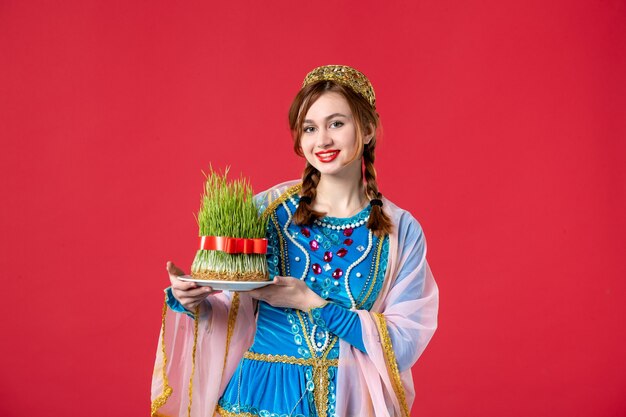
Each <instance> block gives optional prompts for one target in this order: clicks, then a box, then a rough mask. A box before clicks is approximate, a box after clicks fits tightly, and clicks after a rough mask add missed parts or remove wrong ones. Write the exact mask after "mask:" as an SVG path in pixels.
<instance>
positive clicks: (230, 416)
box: [215, 405, 258, 417]
mask: <svg viewBox="0 0 626 417" xmlns="http://www.w3.org/2000/svg"><path fill="white" fill-rule="evenodd" d="M215 412H216V413H220V416H221V417H258V416H257V415H256V414H250V413H236V414H235V413H232V412H230V411H228V410H224V409H223V408H222V407H220V406H219V405H218V406H217V407H216V409H215Z"/></svg>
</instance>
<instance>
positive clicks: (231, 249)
mask: <svg viewBox="0 0 626 417" xmlns="http://www.w3.org/2000/svg"><path fill="white" fill-rule="evenodd" d="M200 249H204V250H220V251H222V252H226V253H230V254H235V253H245V254H253V253H258V254H265V253H267V239H264V238H257V239H248V238H242V237H225V236H200Z"/></svg>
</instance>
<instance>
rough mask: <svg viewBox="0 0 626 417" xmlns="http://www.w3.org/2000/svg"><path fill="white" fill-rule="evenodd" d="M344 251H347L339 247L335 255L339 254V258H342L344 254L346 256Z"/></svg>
mask: <svg viewBox="0 0 626 417" xmlns="http://www.w3.org/2000/svg"><path fill="white" fill-rule="evenodd" d="M346 253H348V249H346V248H341V249H339V250H338V251H337V256H339V257H340V258H343V257H344V256H346Z"/></svg>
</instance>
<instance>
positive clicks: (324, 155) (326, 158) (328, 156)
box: [315, 150, 340, 162]
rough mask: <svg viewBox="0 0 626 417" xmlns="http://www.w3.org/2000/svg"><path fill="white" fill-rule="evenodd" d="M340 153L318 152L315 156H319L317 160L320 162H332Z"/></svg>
mask: <svg viewBox="0 0 626 417" xmlns="http://www.w3.org/2000/svg"><path fill="white" fill-rule="evenodd" d="M339 152H340V151H335V150H333V151H324V152H318V153H316V154H315V156H317V159H319V161H320V162H330V161H332V160H333V159H335V158H336V157H337V155H339Z"/></svg>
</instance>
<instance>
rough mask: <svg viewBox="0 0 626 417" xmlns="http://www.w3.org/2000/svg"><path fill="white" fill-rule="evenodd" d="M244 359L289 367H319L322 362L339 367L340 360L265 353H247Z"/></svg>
mask: <svg viewBox="0 0 626 417" xmlns="http://www.w3.org/2000/svg"><path fill="white" fill-rule="evenodd" d="M243 357H244V358H246V359H250V360H253V361H262V362H272V363H286V364H289V365H302V366H319V364H320V363H321V362H323V363H324V365H325V366H339V359H322V358H308V359H307V358H296V357H293V356H288V355H267V354H264V353H256V352H250V351H248V352H246V353H244V354H243Z"/></svg>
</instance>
